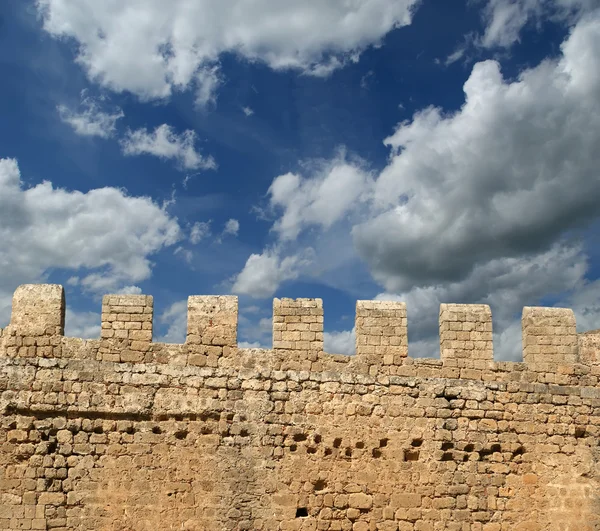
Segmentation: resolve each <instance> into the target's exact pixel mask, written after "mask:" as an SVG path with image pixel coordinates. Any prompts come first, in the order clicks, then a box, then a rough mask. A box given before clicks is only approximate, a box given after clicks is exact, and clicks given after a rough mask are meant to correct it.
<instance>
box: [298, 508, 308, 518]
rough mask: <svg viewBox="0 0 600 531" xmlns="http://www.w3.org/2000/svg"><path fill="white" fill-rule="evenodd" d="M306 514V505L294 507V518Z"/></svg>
mask: <svg viewBox="0 0 600 531" xmlns="http://www.w3.org/2000/svg"><path fill="white" fill-rule="evenodd" d="M307 516H308V509H307V508H306V507H298V508H297V509H296V518H306V517H307Z"/></svg>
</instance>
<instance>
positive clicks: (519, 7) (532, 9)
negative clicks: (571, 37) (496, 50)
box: [480, 0, 598, 48]
mask: <svg viewBox="0 0 600 531" xmlns="http://www.w3.org/2000/svg"><path fill="white" fill-rule="evenodd" d="M597 5H598V4H597V2H596V1H595V0H488V2H487V4H486V6H485V7H484V10H483V18H484V22H485V31H484V34H483V35H482V36H481V39H480V44H481V45H482V46H484V47H485V48H493V47H503V48H508V47H510V46H512V45H513V44H514V43H515V42H518V41H519V40H520V35H521V32H522V31H523V28H524V27H525V26H526V25H527V24H529V23H532V24H540V23H541V22H542V21H543V20H544V19H546V20H548V19H550V20H559V21H563V22H564V21H571V22H572V21H574V20H577V18H578V17H580V16H581V15H582V14H584V13H586V12H588V11H590V10H592V9H593V8H594V7H597Z"/></svg>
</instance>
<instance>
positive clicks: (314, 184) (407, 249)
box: [243, 11, 600, 359]
mask: <svg viewBox="0 0 600 531" xmlns="http://www.w3.org/2000/svg"><path fill="white" fill-rule="evenodd" d="M464 91H465V104H464V105H463V107H462V108H461V109H459V110H457V111H456V112H453V113H446V112H444V111H443V110H442V109H435V108H428V109H425V110H423V111H420V112H418V113H416V114H415V115H414V116H413V118H412V120H410V121H407V122H404V123H402V124H400V125H399V126H398V128H397V130H396V132H395V133H394V134H393V135H392V136H390V137H389V138H388V139H386V141H385V143H386V144H387V145H388V146H389V147H390V148H391V156H390V158H389V161H388V164H387V166H386V167H385V168H384V169H383V170H382V171H381V173H380V174H379V176H378V177H377V178H375V179H374V180H371V179H370V177H369V176H368V174H366V172H364V170H361V169H360V166H358V168H357V167H355V165H354V164H352V163H347V162H345V161H342V162H339V161H338V160H337V159H338V158H339V157H335V158H334V160H333V161H332V163H331V164H330V165H329V167H328V169H327V171H325V172H323V171H321V170H320V169H318V170H316V171H314V172H313V174H312V175H309V176H302V177H301V176H300V175H296V174H292V173H290V174H286V175H282V176H279V177H277V178H276V179H275V180H274V181H273V184H272V185H271V187H270V189H269V195H270V203H271V207H272V208H280V209H281V215H280V217H279V218H277V219H276V220H275V222H274V224H273V229H274V231H276V234H277V237H278V240H277V241H276V243H275V245H276V246H277V249H278V250H279V252H278V254H277V256H276V259H274V258H272V257H271V256H270V255H269V254H268V253H267V252H266V253H265V254H264V255H253V257H251V258H253V259H252V260H249V261H248V263H247V264H246V268H245V270H244V271H243V273H246V274H248V273H249V271H252V273H253V274H252V275H249V274H248V276H249V278H250V279H261V280H259V281H257V282H256V284H257V285H259V286H260V285H267V286H269V289H264V290H262V291H261V290H260V289H259V290H257V293H256V295H257V296H269V295H271V294H272V293H273V291H274V289H276V288H273V286H277V285H278V282H277V281H274V282H273V281H271V279H273V278H276V275H273V274H272V273H271V272H270V269H272V270H274V271H275V272H277V270H278V267H277V266H278V264H280V263H282V262H283V261H284V260H285V259H286V258H285V257H286V256H290V257H294V256H297V255H298V253H301V252H302V251H301V249H302V248H303V247H304V246H310V248H311V249H315V250H316V254H315V256H314V258H313V261H312V265H311V274H312V273H314V272H315V271H314V270H315V269H316V268H321V267H322V264H323V262H324V257H325V256H326V250H323V247H322V246H321V245H320V242H321V241H329V240H330V239H331V238H328V236H329V235H330V234H334V235H336V239H337V240H339V236H337V235H339V234H340V233H342V231H345V232H346V234H348V233H351V234H352V236H353V243H354V252H355V253H357V254H358V255H359V256H360V257H361V258H362V259H363V260H364V261H365V263H367V264H368V266H369V268H370V271H371V273H372V275H373V278H374V279H375V280H376V281H377V282H378V283H379V284H380V285H381V286H383V287H384V289H385V290H386V292H387V295H384V294H382V295H381V296H382V297H384V296H389V297H394V298H399V299H400V300H403V301H405V302H407V305H408V312H409V323H412V324H411V325H410V329H409V336H410V342H409V343H410V345H409V349H411V355H423V354H427V355H432V353H433V352H439V347H438V346H437V345H438V338H437V336H438V331H437V316H438V311H439V304H440V303H441V302H457V303H487V304H490V305H491V306H492V309H493V312H494V326H495V332H496V343H497V345H496V350H497V356H498V357H500V358H504V359H516V358H518V356H520V346H519V348H518V350H517V351H515V348H516V347H515V345H517V343H518V344H519V345H520V339H519V341H517V342H516V343H515V340H514V338H513V335H514V334H513V331H514V330H515V328H514V327H515V326H516V325H515V322H518V319H519V318H520V314H521V311H522V307H523V306H524V305H536V304H539V303H540V301H541V300H542V299H544V297H547V296H549V295H551V294H552V295H553V296H554V297H561V298H563V301H564V300H565V299H564V297H565V296H566V295H565V294H569V293H571V294H572V295H571V297H572V298H571V299H566V302H567V303H568V302H569V300H571V301H572V305H573V306H574V307H575V308H576V311H577V312H579V313H578V315H581V316H582V317H583V321H582V323H583V324H582V326H584V325H585V326H586V327H589V328H597V327H598V326H594V324H592V321H593V320H594V319H595V318H596V315H597V313H596V312H597V310H596V307H597V305H596V304H595V302H594V301H592V300H591V299H590V297H591V296H587V297H586V296H585V294H586V293H587V292H590V291H591V287H592V286H591V285H590V284H589V283H586V280H585V275H586V274H587V271H588V269H587V267H588V266H587V257H586V255H585V249H584V248H581V247H579V246H578V245H577V244H575V243H572V244H569V243H566V242H568V241H569V238H571V237H572V231H574V230H584V229H585V228H586V227H588V226H589V225H590V223H591V221H592V220H594V219H597V218H598V217H599V216H600V203H598V201H597V198H598V197H600V173H599V172H600V170H599V168H600V151H599V150H598V149H597V146H598V145H600V11H596V12H595V13H593V14H591V15H587V16H585V17H583V18H582V19H581V20H580V21H579V22H578V23H577V25H576V26H575V28H574V29H573V30H572V33H571V35H570V36H569V37H568V38H567V39H566V41H565V42H564V43H563V45H562V56H561V57H558V58H556V59H552V60H546V61H543V62H542V63H541V64H540V65H538V66H537V67H535V68H531V69H528V70H524V71H523V72H521V73H520V75H519V76H518V77H517V79H516V80H514V81H510V82H509V81H506V80H505V79H503V77H502V75H501V73H500V68H499V65H498V64H497V63H496V62H494V61H485V62H481V63H478V64H476V65H475V66H474V67H473V71H472V73H471V75H470V77H469V79H468V80H467V82H466V83H465V86H464ZM348 166H351V167H350V168H349V167H348ZM322 167H323V165H321V168H322ZM349 174H350V175H355V176H361V175H365V177H364V178H361V177H355V178H354V179H351V180H350V181H348V177H347V176H348V175H349ZM324 182H328V187H323V186H322V184H323V183H324ZM349 182H350V184H349ZM328 189H330V190H335V191H338V190H342V191H343V193H347V194H349V198H348V199H344V198H339V197H337V196H335V194H329V193H327V190H328ZM357 198H358V199H357ZM336 201H339V203H338V204H336ZM317 204H322V205H325V208H323V209H322V208H316V206H315V205H317ZM331 205H333V207H332V208H330V210H327V207H330V206H331ZM327 216H330V217H327ZM336 223H337V225H336V226H335V227H334V224H336ZM315 229H318V230H315ZM573 241H574V240H573ZM284 250H285V252H284ZM263 260H264V263H263ZM346 261H348V259H346ZM269 262H273V264H272V265H271V264H269ZM338 267H339V268H341V267H342V266H341V265H340V266H338ZM306 272H307V271H306V270H304V271H303V272H302V273H303V274H304V273H306ZM261 273H262V275H263V276H262V277H261ZM334 273H335V272H334ZM315 276H316V275H315ZM317 278H318V277H317ZM349 278H351V277H349ZM269 281H270V283H269ZM249 284H250V285H253V283H252V282H249ZM594 286H595V284H594ZM353 287H354V286H346V289H347V290H348V291H349V290H351V289H353ZM586 290H587V291H586ZM584 299H585V300H584ZM582 301H583V302H582ZM519 337H520V336H519ZM432 349H433V350H432Z"/></svg>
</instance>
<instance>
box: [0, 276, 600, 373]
mask: <svg viewBox="0 0 600 531" xmlns="http://www.w3.org/2000/svg"><path fill="white" fill-rule="evenodd" d="M407 311H408V309H407V307H406V304H405V303H403V302H396V301H357V303H356V355H355V356H348V357H346V356H341V355H333V354H328V353H326V352H324V351H323V301H322V300H321V299H286V298H283V299H274V301H273V348H272V350H269V349H266V350H260V349H258V350H257V349H254V350H248V349H239V348H238V347H237V326H238V300H237V297H235V296H216V295H208V296H197V295H193V296H190V297H189V299H188V324H187V337H186V341H185V343H183V344H180V345H175V344H174V345H169V344H164V343H158V342H154V341H153V337H152V334H153V298H152V297H151V296H149V295H106V296H105V297H104V298H103V300H102V314H101V338H100V339H99V340H81V339H77V338H66V337H64V315H65V296H64V290H63V288H62V286H58V285H24V286H20V287H19V288H17V290H16V291H15V295H14V298H13V309H12V316H11V321H10V324H9V325H8V326H7V327H6V328H5V329H4V330H3V331H2V332H1V333H0V356H6V357H9V358H34V357H40V358H69V359H77V358H80V359H96V360H102V361H107V362H118V363H133V364H139V363H159V364H172V365H190V366H198V367H205V366H207V367H218V366H223V367H226V366H227V367H234V366H240V365H243V364H250V365H253V364H257V363H262V364H264V365H265V366H269V367H271V368H282V369H295V370H305V371H327V370H330V371H331V370H332V371H338V372H354V373H359V374H371V375H389V376H393V375H399V376H426V375H430V376H431V377H435V375H438V376H439V375H442V374H443V375H445V376H450V377H454V378H469V379H486V378H487V379H489V378H492V379H493V378H501V379H503V378H508V376H506V375H507V374H508V373H513V376H511V377H512V378H518V379H521V376H520V375H523V374H525V373H526V374H527V376H523V378H530V379H533V380H535V381H544V382H549V383H563V384H567V383H569V384H572V383H574V382H576V381H580V382H581V383H582V385H596V382H597V381H598V378H599V377H600V331H595V332H590V333H585V334H577V331H576V322H575V316H574V314H573V311H572V310H569V309H564V308H537V307H525V308H524V309H523V315H522V333H523V362H522V363H516V362H500V361H495V360H494V350H493V341H492V312H491V309H490V307H489V306H487V305H478V304H474V305H470V304H442V305H441V306H440V313H439V337H440V354H441V358H440V359H439V360H436V359H430V360H427V359H424V360H420V359H415V358H411V357H410V356H409V352H410V343H409V341H408V332H409V327H408V320H407ZM533 374H536V376H533ZM490 375H495V376H490Z"/></svg>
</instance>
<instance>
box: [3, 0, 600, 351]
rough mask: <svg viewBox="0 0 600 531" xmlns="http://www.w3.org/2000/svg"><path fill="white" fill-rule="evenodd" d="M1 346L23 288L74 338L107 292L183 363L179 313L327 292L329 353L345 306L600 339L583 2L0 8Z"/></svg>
mask: <svg viewBox="0 0 600 531" xmlns="http://www.w3.org/2000/svg"><path fill="white" fill-rule="evenodd" d="M0 68H1V72H2V82H1V83H0V237H1V242H2V244H1V245H0V327H1V326H5V325H6V324H8V322H9V320H10V306H11V297H12V293H13V291H14V290H15V289H16V287H17V286H18V285H20V284H23V283H36V282H51V283H60V284H63V285H64V286H65V289H66V296H67V306H68V311H67V318H66V333H67V334H68V335H72V336H79V337H99V330H100V315H99V312H100V305H101V297H102V295H103V294H106V293H144V294H149V295H153V296H154V306H155V332H154V335H155V340H157V341H167V342H173V343H179V342H183V341H184V338H185V328H186V301H187V297H188V296H189V295H193V294H198V295H199V294H235V295H238V296H239V304H240V322H239V333H238V336H239V340H240V344H241V345H242V346H262V347H267V348H268V347H270V345H271V312H272V298H273V297H321V298H322V299H323V303H324V311H325V331H326V335H325V343H326V350H327V351H329V352H338V353H352V352H353V350H354V331H353V322H354V306H355V303H356V300H357V299H383V300H400V301H405V302H406V303H407V306H408V316H409V332H408V333H409V355H411V356H433V357H435V356H438V355H439V344H438V335H437V319H438V312H439V304H440V303H444V302H455V303H483V304H489V305H490V306H491V308H492V312H493V318H494V333H495V336H494V346H495V351H496V353H495V355H496V358H497V359H513V360H514V359H519V357H520V351H521V332H520V314H521V311H522V307H523V306H530V305H545V306H564V307H571V308H573V309H574V310H575V313H576V316H577V320H578V329H579V330H580V331H584V330H589V329H595V328H600V149H598V147H599V146H600V3H599V2H598V0H510V1H509V0H464V1H461V0H457V1H455V2H448V1H447V0H332V1H330V2H323V1H322V0H302V1H299V0H285V1H282V0H258V1H257V0H252V1H251V0H236V1H232V2H230V3H225V2H212V1H209V0H172V1H170V2H164V1H162V0H128V1H122V0H105V1H102V2H99V1H97V0H37V1H31V0H27V1H25V0H6V1H4V2H1V3H0Z"/></svg>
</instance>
